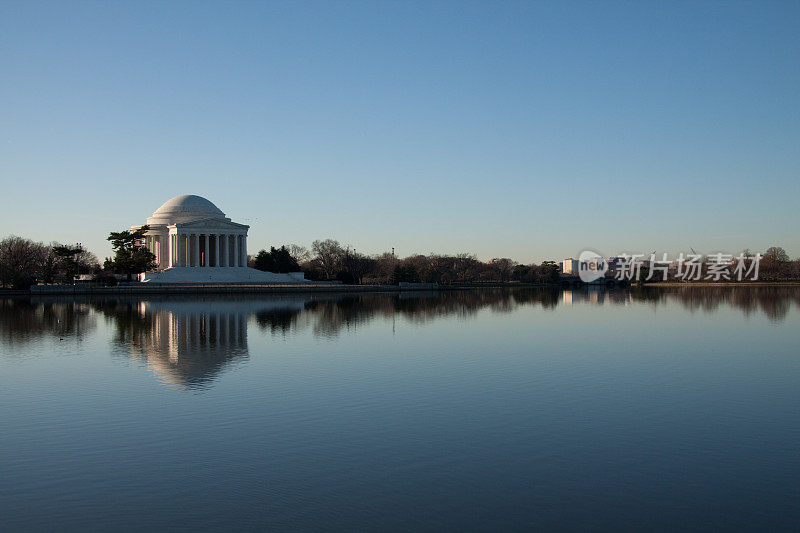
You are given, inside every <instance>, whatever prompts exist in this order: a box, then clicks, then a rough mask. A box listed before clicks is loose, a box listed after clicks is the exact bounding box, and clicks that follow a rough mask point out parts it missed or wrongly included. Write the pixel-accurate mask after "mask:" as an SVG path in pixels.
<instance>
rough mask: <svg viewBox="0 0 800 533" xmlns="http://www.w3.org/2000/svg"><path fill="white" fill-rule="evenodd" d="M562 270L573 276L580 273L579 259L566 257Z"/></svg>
mask: <svg viewBox="0 0 800 533" xmlns="http://www.w3.org/2000/svg"><path fill="white" fill-rule="evenodd" d="M561 272H563V273H564V274H570V275H572V276H577V275H578V260H577V259H572V258H569V259H564V261H563V264H562V266H561Z"/></svg>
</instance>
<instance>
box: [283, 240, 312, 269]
mask: <svg viewBox="0 0 800 533" xmlns="http://www.w3.org/2000/svg"><path fill="white" fill-rule="evenodd" d="M286 249H287V250H289V255H291V256H292V257H294V258H295V260H296V261H297V262H298V263H299V264H301V265H302V264H303V263H308V262H309V261H311V252H309V251H308V248H306V247H305V246H301V245H299V244H287V245H286Z"/></svg>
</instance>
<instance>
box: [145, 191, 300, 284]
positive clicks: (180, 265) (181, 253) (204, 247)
mask: <svg viewBox="0 0 800 533" xmlns="http://www.w3.org/2000/svg"><path fill="white" fill-rule="evenodd" d="M147 226H148V228H149V229H148V231H147V233H146V235H145V245H146V246H147V249H148V250H150V251H151V252H152V253H153V254H154V255H155V256H156V262H157V263H158V268H157V269H156V271H155V272H144V273H142V274H140V275H139V280H140V281H144V282H153V283H248V282H249V283H297V282H304V281H305V278H304V275H303V273H302V272H290V273H288V274H276V273H273V272H262V271H260V270H255V269H253V268H248V267H247V230H249V229H250V226H248V225H246V224H238V223H236V222H232V221H231V219H230V218H227V217H226V216H225V213H223V212H222V211H221V210H220V209H219V208H218V207H217V206H215V205H214V204H213V203H211V202H209V201H208V200H206V199H205V198H203V197H202V196H195V195H193V194H185V195H183V196H176V197H175V198H172V199H170V200H168V201H167V202H166V203H164V205H162V206H161V207H159V208H158V209H157V210H156V211H155V213H153V216H151V217H149V218H148V219H147ZM141 227H142V225H139V226H131V231H135V230H137V229H139V228H141Z"/></svg>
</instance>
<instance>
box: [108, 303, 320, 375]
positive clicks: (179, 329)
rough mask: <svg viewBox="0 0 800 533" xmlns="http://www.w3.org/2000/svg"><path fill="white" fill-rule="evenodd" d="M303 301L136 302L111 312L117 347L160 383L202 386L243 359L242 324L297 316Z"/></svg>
mask: <svg viewBox="0 0 800 533" xmlns="http://www.w3.org/2000/svg"><path fill="white" fill-rule="evenodd" d="M304 304H305V300H303V299H301V300H273V301H248V300H213V299H212V300H183V301H171V300H163V301H158V300H156V301H140V302H134V303H131V304H130V305H129V306H122V308H121V309H115V312H114V315H115V318H116V320H117V337H116V342H117V344H118V345H122V346H127V347H129V350H130V354H131V356H133V357H134V358H141V359H142V360H144V361H146V362H147V365H148V366H149V367H150V368H151V369H152V370H153V371H155V372H156V374H158V376H159V377H160V378H161V379H163V380H164V381H165V382H167V383H170V384H173V385H177V386H180V387H186V388H196V387H202V386H203V385H204V384H206V383H208V382H210V381H212V380H213V379H214V378H215V377H216V376H217V375H218V374H219V373H220V372H222V371H223V370H224V369H225V367H226V366H228V365H230V364H232V363H236V362H239V361H244V360H246V359H247V358H248V356H249V351H248V346H247V322H248V319H249V317H250V316H251V315H257V314H261V313H265V312H270V311H276V310H280V311H284V312H286V311H289V312H294V313H299V312H300V311H301V310H302V309H303V307H304Z"/></svg>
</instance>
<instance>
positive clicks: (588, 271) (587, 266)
mask: <svg viewBox="0 0 800 533" xmlns="http://www.w3.org/2000/svg"><path fill="white" fill-rule="evenodd" d="M606 272H608V263H607V262H606V260H605V259H603V256H601V255H600V254H598V253H597V252H592V251H591V250H584V251H583V252H581V255H579V256H578V277H580V278H581V281H582V282H584V283H591V282H593V281H596V280H598V279H600V278H602V277H603V276H605V275H606Z"/></svg>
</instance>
